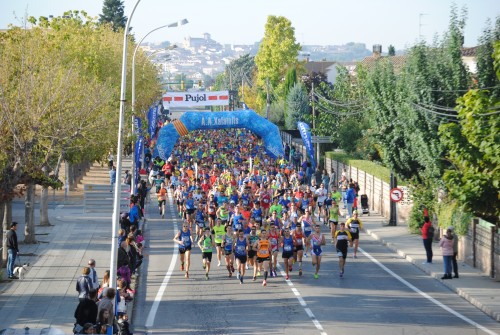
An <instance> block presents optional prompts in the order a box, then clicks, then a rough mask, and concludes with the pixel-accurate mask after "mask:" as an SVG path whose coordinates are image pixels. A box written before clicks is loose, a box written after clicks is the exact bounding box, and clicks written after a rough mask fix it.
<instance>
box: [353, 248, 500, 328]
mask: <svg viewBox="0 0 500 335" xmlns="http://www.w3.org/2000/svg"><path fill="white" fill-rule="evenodd" d="M358 250H359V251H361V252H362V253H363V255H365V256H366V257H368V259H370V260H371V261H372V262H373V263H375V264H377V265H378V266H379V267H381V268H382V270H384V271H385V272H387V273H388V274H390V275H391V276H393V277H394V278H396V279H397V280H399V281H400V282H401V283H403V284H404V285H405V286H407V287H408V288H410V289H411V290H413V291H414V292H416V293H418V294H420V295H421V296H422V297H424V298H426V299H428V300H430V301H432V302H433V303H434V304H436V305H437V306H439V307H441V308H442V309H444V310H445V311H447V312H449V313H451V314H453V315H455V316H456V317H458V318H459V319H462V320H463V321H465V322H467V323H468V324H470V325H472V326H474V327H476V328H479V329H481V330H482V331H484V332H485V333H488V334H491V335H498V334H497V333H495V332H493V331H491V330H489V329H488V328H486V327H484V326H481V325H480V324H478V323H476V322H474V321H472V320H471V319H469V318H468V317H466V316H464V315H462V314H460V313H458V312H457V311H455V310H453V309H451V308H450V307H448V306H446V305H445V304H443V303H441V302H439V301H437V300H436V299H434V298H433V297H431V296H430V295H428V294H427V293H425V292H422V291H420V290H419V289H418V288H416V287H415V286H413V285H412V284H410V283H409V282H407V281H406V280H404V279H403V278H401V277H400V276H399V275H397V274H396V273H394V272H393V271H391V270H390V269H389V268H387V267H386V266H385V265H384V264H382V263H380V262H379V261H378V260H377V259H375V258H374V257H373V256H372V255H370V254H369V253H367V252H366V251H364V250H363V249H361V248H358Z"/></svg>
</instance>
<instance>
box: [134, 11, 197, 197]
mask: <svg viewBox="0 0 500 335" xmlns="http://www.w3.org/2000/svg"><path fill="white" fill-rule="evenodd" d="M186 23H189V21H188V20H187V19H182V20H180V21H177V22H173V23H170V24H166V25H163V26H160V27H157V28H155V29H153V30H151V31H150V32H149V33H147V34H146V35H144V36H143V37H142V38H141V40H140V41H139V43H137V46H136V47H135V50H134V54H133V56H132V128H133V127H134V126H133V125H134V121H135V120H134V118H135V56H136V54H137V50H139V47H140V46H141V44H142V41H144V39H145V38H146V37H148V36H149V34H151V33H152V32H155V31H157V30H160V29H163V28H174V27H179V26H183V25H185V24H186ZM175 47H177V46H175ZM132 130H134V129H132ZM135 170H136V166H135V150H132V184H131V185H130V194H134V191H135V179H136V175H135Z"/></svg>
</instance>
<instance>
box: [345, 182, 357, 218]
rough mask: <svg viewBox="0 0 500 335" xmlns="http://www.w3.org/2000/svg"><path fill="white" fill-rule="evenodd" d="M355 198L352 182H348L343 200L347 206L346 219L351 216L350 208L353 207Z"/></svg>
mask: <svg viewBox="0 0 500 335" xmlns="http://www.w3.org/2000/svg"><path fill="white" fill-rule="evenodd" d="M355 198H356V190H355V189H354V184H353V183H350V184H349V189H348V190H347V191H346V194H345V202H346V206H347V219H349V218H351V217H352V210H353V207H354V199H355Z"/></svg>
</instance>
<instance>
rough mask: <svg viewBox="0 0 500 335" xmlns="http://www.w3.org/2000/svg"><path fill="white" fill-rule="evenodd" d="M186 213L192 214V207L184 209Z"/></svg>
mask: <svg viewBox="0 0 500 335" xmlns="http://www.w3.org/2000/svg"><path fill="white" fill-rule="evenodd" d="M186 214H188V215H191V214H194V208H190V209H186Z"/></svg>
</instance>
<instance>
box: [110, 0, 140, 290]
mask: <svg viewBox="0 0 500 335" xmlns="http://www.w3.org/2000/svg"><path fill="white" fill-rule="evenodd" d="M139 2H141V0H137V1H136V3H135V5H134V8H133V9H132V13H130V16H129V17H128V19H127V24H126V26H125V31H124V33H123V35H124V36H123V58H122V83H121V93H120V116H119V122H118V145H117V148H116V175H117V176H118V178H120V176H121V173H122V151H123V143H122V142H123V123H124V118H125V117H124V115H125V93H126V87H127V42H128V32H129V27H130V22H131V21H132V16H133V15H134V12H135V9H136V8H137V5H139ZM121 190H122V185H121V182H119V181H118V182H116V183H115V194H114V197H113V198H114V200H113V222H112V224H113V230H112V235H111V260H110V265H109V269H110V270H109V286H110V287H112V288H116V260H117V256H118V236H117V235H118V226H119V225H120V193H121Z"/></svg>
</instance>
